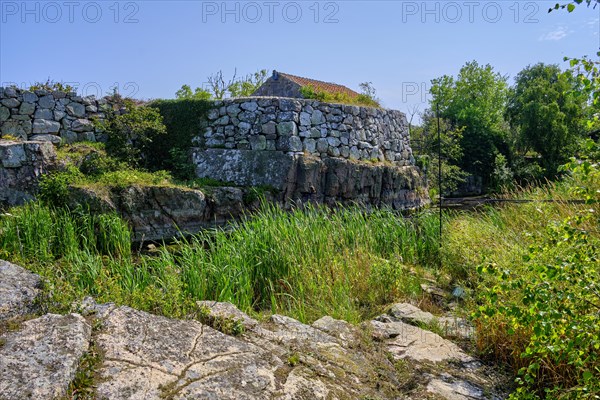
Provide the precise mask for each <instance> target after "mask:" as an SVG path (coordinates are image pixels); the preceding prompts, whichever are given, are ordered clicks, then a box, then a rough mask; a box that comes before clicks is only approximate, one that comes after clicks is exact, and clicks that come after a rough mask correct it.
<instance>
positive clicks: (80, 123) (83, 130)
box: [0, 87, 118, 144]
mask: <svg viewBox="0 0 600 400" xmlns="http://www.w3.org/2000/svg"><path fill="white" fill-rule="evenodd" d="M110 108H113V104H111V103H110V100H109V99H108V98H106V97H105V98H102V99H98V100H96V98H95V97H94V96H87V97H81V96H78V95H77V93H75V92H69V93H67V92H59V91H48V90H35V91H34V92H30V91H26V90H22V89H18V88H13V87H8V88H0V137H2V136H7V135H10V136H13V137H15V138H19V139H22V140H43V141H50V142H52V143H54V144H58V143H60V142H61V141H62V142H64V143H72V142H76V141H91V142H94V141H97V140H98V141H102V140H104V138H103V135H102V132H101V131H100V130H99V129H97V128H96V127H94V124H93V123H92V118H96V119H98V120H102V119H103V118H104V117H105V112H106V111H107V110H108V109H110ZM117 111H118V110H117Z"/></svg>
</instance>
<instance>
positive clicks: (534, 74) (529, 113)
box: [507, 63, 584, 177]
mask: <svg viewBox="0 0 600 400" xmlns="http://www.w3.org/2000/svg"><path fill="white" fill-rule="evenodd" d="M575 91H576V81H575V79H574V78H573V76H572V75H571V74H569V73H566V74H563V73H561V70H560V68H559V67H558V66H557V65H546V64H543V63H539V64H535V65H533V66H528V67H527V68H525V69H523V70H522V71H521V72H519V74H518V75H517V77H516V79H515V86H514V88H513V89H512V90H511V94H510V96H509V98H510V100H509V103H508V107H507V117H508V120H509V121H510V124H511V127H512V128H513V129H514V130H515V131H516V132H517V140H516V143H515V144H516V147H517V149H516V151H518V152H519V153H520V154H522V155H524V154H527V153H528V152H530V151H534V152H536V153H538V154H539V155H540V156H541V158H540V161H539V162H540V165H541V166H542V167H543V168H544V170H545V175H546V177H552V176H554V175H555V174H556V172H557V169H558V167H559V165H561V164H563V163H565V162H566V161H567V159H568V158H569V157H570V156H571V155H573V153H574V151H575V147H576V143H577V137H578V136H579V134H580V125H581V117H582V112H583V106H584V104H582V102H581V96H577V95H576V94H575Z"/></svg>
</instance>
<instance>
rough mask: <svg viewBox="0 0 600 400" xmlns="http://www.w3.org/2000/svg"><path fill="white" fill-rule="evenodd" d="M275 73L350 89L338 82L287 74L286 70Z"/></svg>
mask: <svg viewBox="0 0 600 400" xmlns="http://www.w3.org/2000/svg"><path fill="white" fill-rule="evenodd" d="M277 73H279V74H281V75H283V76H287V77H293V78H300V79H305V80H307V81H314V82H319V83H326V84H328V85H334V86H342V87H345V88H347V89H350V88H348V87H346V86H344V85H340V84H339V83H335V82H327V81H321V80H318V79H313V78H306V77H304V76H300V75H292V74H288V73H287V72H279V71H277ZM351 90H352V89H351Z"/></svg>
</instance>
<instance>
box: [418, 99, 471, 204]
mask: <svg viewBox="0 0 600 400" xmlns="http://www.w3.org/2000/svg"><path fill="white" fill-rule="evenodd" d="M421 119H422V125H421V126H418V127H414V128H412V129H411V144H412V147H413V151H414V152H415V155H416V158H417V162H418V164H419V166H420V167H421V169H422V170H423V171H424V172H425V175H426V177H427V181H428V183H429V189H430V195H431V197H436V195H438V194H439V193H438V191H439V172H440V157H441V174H442V195H445V196H447V195H449V194H450V193H452V192H454V191H455V190H456V189H457V188H458V186H459V185H460V184H461V183H463V182H464V180H465V178H466V176H467V175H468V174H467V173H466V172H465V171H463V170H462V169H461V168H460V167H459V166H458V164H459V163H460V160H461V158H462V156H463V150H462V148H461V146H460V141H461V140H462V131H463V128H455V129H452V128H451V126H450V123H449V122H448V121H447V120H445V119H440V121H439V124H440V142H441V150H439V151H438V149H440V146H439V144H438V136H437V131H438V119H437V118H436V115H435V113H434V112H433V111H432V110H425V112H423V114H422V115H421Z"/></svg>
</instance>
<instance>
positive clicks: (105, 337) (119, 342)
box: [96, 307, 276, 400]
mask: <svg viewBox="0 0 600 400" xmlns="http://www.w3.org/2000/svg"><path fill="white" fill-rule="evenodd" d="M96 342H97V344H98V346H99V347H100V349H101V350H102V351H103V353H104V362H103V365H102V366H101V367H100V369H99V375H100V377H101V383H100V384H99V385H98V388H97V395H98V398H99V399H131V400H135V399H140V400H147V399H159V398H171V399H266V398H271V397H272V395H273V393H274V391H275V390H276V388H275V378H274V375H273V373H274V370H275V369H276V365H273V363H272V360H271V357H270V356H269V354H267V353H265V352H264V351H262V350H261V349H260V348H257V347H256V346H254V345H252V344H248V343H245V342H242V341H240V340H238V339H236V338H234V337H231V336H227V335H225V334H223V333H220V332H218V331H216V330H214V329H212V328H210V327H208V326H206V325H202V324H200V323H199V322H196V321H178V320H172V319H168V318H164V317H159V316H155V315H151V314H148V313H145V312H141V311H136V310H133V309H131V308H128V307H119V308H116V309H114V310H113V311H112V312H110V313H109V315H108V316H107V317H106V319H104V321H103V331H102V333H100V334H99V335H98V337H97V339H96Z"/></svg>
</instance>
